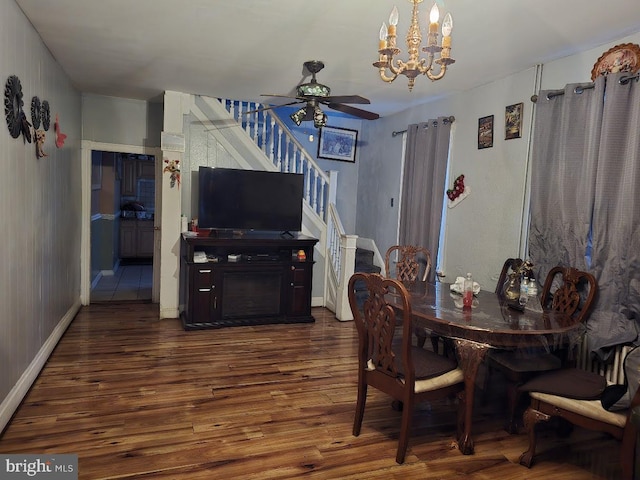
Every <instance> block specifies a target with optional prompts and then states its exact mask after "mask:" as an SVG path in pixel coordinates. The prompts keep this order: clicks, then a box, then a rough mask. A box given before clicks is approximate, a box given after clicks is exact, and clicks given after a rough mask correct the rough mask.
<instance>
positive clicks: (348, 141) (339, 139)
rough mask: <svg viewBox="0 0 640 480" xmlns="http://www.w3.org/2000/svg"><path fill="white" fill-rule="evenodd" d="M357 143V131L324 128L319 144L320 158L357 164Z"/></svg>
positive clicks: (321, 131)
mask: <svg viewBox="0 0 640 480" xmlns="http://www.w3.org/2000/svg"><path fill="white" fill-rule="evenodd" d="M357 141H358V131H357V130H351V129H348V128H336V127H322V128H321V129H320V141H319V142H318V158H326V159H328V160H340V161H341V162H353V163H355V161H356V143H357Z"/></svg>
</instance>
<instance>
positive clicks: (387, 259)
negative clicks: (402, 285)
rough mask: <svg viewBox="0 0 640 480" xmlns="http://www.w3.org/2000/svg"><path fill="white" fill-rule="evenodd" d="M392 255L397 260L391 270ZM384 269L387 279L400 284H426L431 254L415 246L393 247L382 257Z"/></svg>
mask: <svg viewBox="0 0 640 480" xmlns="http://www.w3.org/2000/svg"><path fill="white" fill-rule="evenodd" d="M394 255H397V259H396V260H395V266H394V267H393V268H392V266H391V264H392V262H393V258H392V257H394ZM384 269H385V272H386V275H387V277H388V278H395V279H396V280H400V281H401V282H415V281H416V280H420V281H422V282H426V281H427V277H428V275H429V272H430V271H431V252H430V251H429V250H428V249H426V248H424V247H419V246H415V245H393V246H391V247H389V249H388V250H387V253H386V254H385V256H384ZM392 270H393V271H392Z"/></svg>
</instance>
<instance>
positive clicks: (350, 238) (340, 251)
mask: <svg viewBox="0 0 640 480" xmlns="http://www.w3.org/2000/svg"><path fill="white" fill-rule="evenodd" d="M357 240H358V236H357V235H347V234H346V233H345V230H344V227H343V226H342V222H341V221H340V216H339V215H338V211H337V210H336V206H335V204H333V203H329V214H328V219H327V255H328V257H329V262H328V264H329V267H330V268H329V274H328V275H327V277H328V279H327V281H328V283H330V285H327V286H326V287H325V291H327V290H329V291H332V292H334V298H335V304H334V305H333V308H334V311H335V314H336V318H337V319H338V320H340V321H346V320H353V314H352V313H351V307H350V306H349V293H348V289H347V286H348V284H349V278H351V275H353V272H354V268H355V263H356V242H357Z"/></svg>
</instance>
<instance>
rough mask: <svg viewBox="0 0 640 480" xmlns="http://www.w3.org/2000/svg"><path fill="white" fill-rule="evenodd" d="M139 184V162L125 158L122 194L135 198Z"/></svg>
mask: <svg viewBox="0 0 640 480" xmlns="http://www.w3.org/2000/svg"><path fill="white" fill-rule="evenodd" d="M137 184H138V161H137V160H133V159H130V158H125V159H124V160H123V161H122V183H121V185H120V194H121V195H122V196H125V197H134V196H135V195H136V188H137V186H138V185H137Z"/></svg>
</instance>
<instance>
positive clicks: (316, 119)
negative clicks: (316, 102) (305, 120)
mask: <svg viewBox="0 0 640 480" xmlns="http://www.w3.org/2000/svg"><path fill="white" fill-rule="evenodd" d="M326 124H327V115H326V114H325V113H324V112H323V111H322V110H320V107H316V108H315V110H314V111H313V126H314V127H316V128H320V127H324V126H325V125H326Z"/></svg>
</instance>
